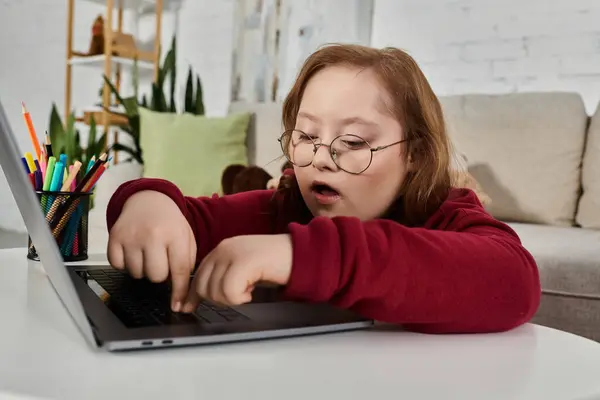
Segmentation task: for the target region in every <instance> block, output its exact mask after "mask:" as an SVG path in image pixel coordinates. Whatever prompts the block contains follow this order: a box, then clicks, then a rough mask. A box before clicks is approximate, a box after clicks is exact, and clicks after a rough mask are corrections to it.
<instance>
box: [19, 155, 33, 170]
mask: <svg viewBox="0 0 600 400" xmlns="http://www.w3.org/2000/svg"><path fill="white" fill-rule="evenodd" d="M21 161H23V165H24V166H25V173H26V174H29V173H30V172H31V171H30V170H29V165H28V164H27V159H26V158H25V157H21Z"/></svg>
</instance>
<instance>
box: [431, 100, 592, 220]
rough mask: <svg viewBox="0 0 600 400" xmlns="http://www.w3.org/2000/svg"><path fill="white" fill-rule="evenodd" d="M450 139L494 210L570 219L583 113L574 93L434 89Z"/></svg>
mask: <svg viewBox="0 0 600 400" xmlns="http://www.w3.org/2000/svg"><path fill="white" fill-rule="evenodd" d="M440 101H441V103H442V107H443V109H444V113H445V118H446V121H447V125H448V131H449V133H450V135H451V137H452V140H453V141H454V142H456V143H458V145H459V146H460V148H461V150H462V151H463V152H464V153H465V154H467V156H468V158H469V171H470V172H471V174H472V175H473V176H474V177H475V179H476V180H477V181H478V182H479V183H480V184H481V186H482V187H483V190H484V191H485V192H486V193H487V194H488V195H489V196H490V197H491V199H492V201H491V204H490V205H489V206H488V210H489V211H490V213H491V214H492V215H494V216H495V217H496V218H499V219H502V220H506V221H515V222H532V223H542V224H551V225H558V226H566V225H573V224H574V220H575V210H576V205H577V201H578V195H579V188H580V184H579V177H580V164H581V157H582V154H583V146H584V141H585V132H586V125H587V114H586V111H585V107H584V103H583V101H582V99H581V97H580V96H579V95H578V94H571V93H518V94H499V95H482V94H471V95H461V96H447V97H440Z"/></svg>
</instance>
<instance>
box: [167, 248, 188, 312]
mask: <svg viewBox="0 0 600 400" xmlns="http://www.w3.org/2000/svg"><path fill="white" fill-rule="evenodd" d="M167 256H168V262H169V273H170V274H171V309H172V310H173V311H175V312H179V311H181V307H182V305H183V302H184V301H185V298H186V296H187V294H188V291H189V287H190V273H191V271H192V264H190V262H189V259H190V257H189V249H188V248H187V247H186V246H185V244H183V245H181V244H178V243H173V244H172V245H170V246H169V248H168V249H167Z"/></svg>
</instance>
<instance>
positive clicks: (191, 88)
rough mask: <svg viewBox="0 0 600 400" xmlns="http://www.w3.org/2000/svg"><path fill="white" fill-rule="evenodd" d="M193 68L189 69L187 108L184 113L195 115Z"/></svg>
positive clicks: (185, 107)
mask: <svg viewBox="0 0 600 400" xmlns="http://www.w3.org/2000/svg"><path fill="white" fill-rule="evenodd" d="M192 79H193V78H192V67H189V68H188V75H187V80H186V83H185V106H184V112H187V113H192V114H193V113H194V108H195V106H196V105H195V103H194V81H193V80H192Z"/></svg>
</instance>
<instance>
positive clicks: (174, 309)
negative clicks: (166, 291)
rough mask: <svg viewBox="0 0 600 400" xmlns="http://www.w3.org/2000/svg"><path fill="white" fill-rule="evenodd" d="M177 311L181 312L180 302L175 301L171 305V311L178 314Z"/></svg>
mask: <svg viewBox="0 0 600 400" xmlns="http://www.w3.org/2000/svg"><path fill="white" fill-rule="evenodd" d="M179 310H181V302H180V301H177V302H175V304H174V305H173V311H175V312H179Z"/></svg>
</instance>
